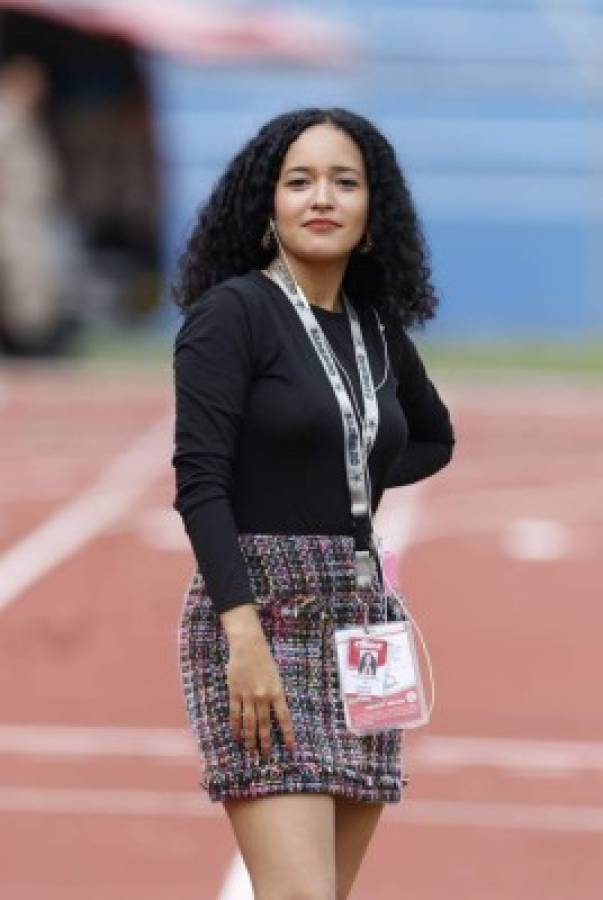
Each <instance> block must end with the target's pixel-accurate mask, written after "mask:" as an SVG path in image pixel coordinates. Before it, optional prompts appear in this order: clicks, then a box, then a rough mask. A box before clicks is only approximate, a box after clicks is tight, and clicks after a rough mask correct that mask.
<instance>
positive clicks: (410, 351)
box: [385, 332, 455, 487]
mask: <svg viewBox="0 0 603 900" xmlns="http://www.w3.org/2000/svg"><path fill="white" fill-rule="evenodd" d="M396 376H397V378H398V387H397V390H396V396H397V397H398V401H399V403H400V406H401V407H402V410H403V412H404V415H405V417H406V421H407V423H408V443H407V445H406V447H404V448H403V449H402V450H401V451H400V453H399V455H398V456H397V457H396V459H395V461H394V463H393V465H392V466H391V468H390V470H389V471H388V474H387V479H386V484H385V487H398V486H401V485H404V484H412V483H414V482H415V481H421V480H422V479H423V478H428V477H429V476H430V475H433V474H435V472H438V471H439V470H440V469H443V468H444V466H446V465H448V463H449V462H450V460H451V458H452V451H453V448H454V443H455V437H454V431H453V428H452V423H451V421H450V415H449V412H448V409H447V407H446V406H445V404H444V403H443V402H442V400H441V398H440V396H439V394H438V392H437V390H436V389H435V387H434V385H433V384H432V382H431V381H430V379H429V378H428V376H427V373H426V371H425V367H424V365H423V362H422V360H421V357H420V356H419V354H418V352H417V349H416V347H415V345H414V343H413V342H412V340H411V339H410V338H409V337H408V335H407V334H406V332H402V334H401V352H400V355H399V359H398V365H397V372H396Z"/></svg>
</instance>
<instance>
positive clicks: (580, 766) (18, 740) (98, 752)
mask: <svg viewBox="0 0 603 900" xmlns="http://www.w3.org/2000/svg"><path fill="white" fill-rule="evenodd" d="M406 746H407V749H406V756H407V758H408V760H410V765H409V768H410V769H412V770H425V771H432V772H435V771H441V770H449V771H459V770H462V769H476V768H494V769H499V770H501V771H503V772H505V774H507V775H525V774H529V775H535V776H538V777H540V776H550V775H552V776H557V775H565V776H571V775H580V774H582V773H584V772H592V773H603V741H561V740H547V739H533V740H529V739H524V738H489V737H471V736H444V735H442V736H437V735H428V736H427V735H426V736H423V737H421V736H419V735H416V736H415V735H409V736H408V738H407V745H406ZM0 755H6V756H11V755H12V756H19V757H23V756H48V757H57V758H61V757H71V758H76V759H77V758H81V759H86V760H87V759H89V758H90V757H98V758H105V757H120V756H121V757H132V758H139V759H145V758H146V759H155V760H161V761H164V762H168V763H185V764H190V763H191V762H194V761H195V760H196V758H197V750H196V746H195V741H194V739H193V737H192V735H191V734H189V730H188V728H182V729H178V728H134V727H128V726H123V727H120V726H103V725H96V726H93V725H90V726H81V725H0Z"/></svg>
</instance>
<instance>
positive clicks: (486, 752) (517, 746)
mask: <svg viewBox="0 0 603 900" xmlns="http://www.w3.org/2000/svg"><path fill="white" fill-rule="evenodd" d="M411 741H412V739H411ZM411 741H409V742H408V743H409V747H408V756H409V758H412V763H411V764H410V765H409V769H412V768H413V766H414V767H415V768H421V769H426V770H431V771H435V770H438V769H448V770H453V771H458V770H460V769H475V768H494V769H500V770H503V771H504V772H506V773H507V774H512V775H515V774H524V773H529V774H530V775H538V776H541V775H573V774H580V773H582V772H599V773H603V742H601V741H556V740H529V739H522V738H487V737H465V736H463V737H446V736H440V737H438V736H436V735H430V736H429V737H427V736H426V737H423V738H417V739H416V740H415V741H412V743H411Z"/></svg>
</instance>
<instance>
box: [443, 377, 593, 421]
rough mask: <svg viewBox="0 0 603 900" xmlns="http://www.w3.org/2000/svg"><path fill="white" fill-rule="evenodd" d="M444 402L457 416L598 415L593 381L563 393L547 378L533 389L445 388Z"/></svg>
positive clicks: (546, 416) (560, 387)
mask: <svg viewBox="0 0 603 900" xmlns="http://www.w3.org/2000/svg"><path fill="white" fill-rule="evenodd" d="M478 377H479V376H478ZM530 377H532V376H530ZM446 399H447V401H448V406H449V407H450V406H451V405H453V406H455V407H457V411H458V414H459V417H460V416H462V415H465V414H466V413H480V414H481V415H484V416H488V417H490V416H496V417H499V416H501V415H506V416H510V417H511V418H513V419H517V418H519V417H520V416H530V417H531V418H536V419H544V418H549V417H550V418H555V417H559V418H563V417H566V416H567V417H569V418H571V419H573V418H575V417H576V416H587V417H595V419H598V418H599V417H600V415H601V395H600V388H599V385H598V383H596V382H593V383H592V386H591V387H588V386H587V385H586V384H585V385H583V386H578V387H577V388H576V390H571V389H570V390H564V389H563V387H562V386H561V384H560V383H559V382H553V381H552V380H549V379H546V378H545V379H543V381H542V383H541V384H540V385H538V386H537V387H535V388H529V387H527V386H526V385H525V384H521V385H520V386H517V387H511V388H505V387H502V388H500V389H497V388H494V387H493V386H492V385H488V386H486V387H484V388H480V387H479V386H477V383H476V384H475V385H474V386H472V387H471V388H470V389H463V388H462V387H454V386H453V385H448V386H447V390H446Z"/></svg>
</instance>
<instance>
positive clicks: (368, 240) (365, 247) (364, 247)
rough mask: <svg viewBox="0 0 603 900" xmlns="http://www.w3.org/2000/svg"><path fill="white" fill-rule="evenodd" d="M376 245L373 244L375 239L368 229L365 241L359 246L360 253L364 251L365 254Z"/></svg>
mask: <svg viewBox="0 0 603 900" xmlns="http://www.w3.org/2000/svg"><path fill="white" fill-rule="evenodd" d="M374 246H375V245H374V244H373V239H372V238H371V235H370V233H369V232H368V231H367V233H366V236H365V238H364V241H363V242H362V244H360V245H359V246H358V253H362V254H363V255H364V254H366V253H370V252H371V250H372V249H373V247H374Z"/></svg>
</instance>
